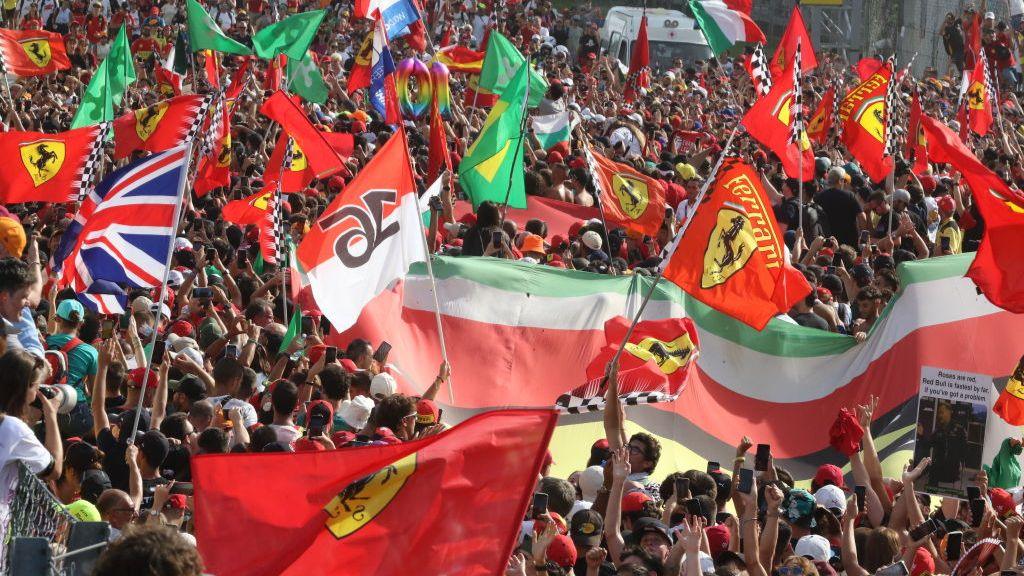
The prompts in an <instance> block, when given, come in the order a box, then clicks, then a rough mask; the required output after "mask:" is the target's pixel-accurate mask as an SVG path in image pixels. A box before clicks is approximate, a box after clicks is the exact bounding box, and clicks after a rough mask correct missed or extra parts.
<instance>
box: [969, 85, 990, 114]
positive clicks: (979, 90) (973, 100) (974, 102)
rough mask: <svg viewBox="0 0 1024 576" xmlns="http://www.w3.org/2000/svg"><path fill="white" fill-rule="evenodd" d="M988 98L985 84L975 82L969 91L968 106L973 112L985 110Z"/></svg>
mask: <svg viewBox="0 0 1024 576" xmlns="http://www.w3.org/2000/svg"><path fill="white" fill-rule="evenodd" d="M986 97H987V94H986V91H985V83H984V82H974V83H972V84H971V87H970V88H968V89H967V106H969V107H970V109H971V110H982V109H984V108H985V98H986Z"/></svg>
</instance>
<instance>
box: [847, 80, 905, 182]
mask: <svg viewBox="0 0 1024 576" xmlns="http://www.w3.org/2000/svg"><path fill="white" fill-rule="evenodd" d="M892 76H893V69H892V64H891V62H887V63H886V65H885V66H883V67H882V68H881V69H880V70H878V72H875V73H874V74H872V75H871V77H869V78H868V79H867V80H865V81H863V82H861V83H860V84H859V85H857V87H856V88H854V89H853V90H850V92H849V93H847V94H846V97H845V98H843V101H842V102H840V104H839V123H840V124H841V126H842V130H843V134H842V138H841V139H842V142H843V144H844V145H846V148H847V150H849V151H850V154H853V156H854V158H856V159H857V161H858V162H860V165H861V167H862V168H863V169H864V171H865V172H866V173H867V174H868V176H869V177H870V178H871V180H873V181H875V182H880V181H881V180H882V179H883V178H885V177H886V176H887V175H888V174H889V173H890V172H892V167H893V160H892V157H891V156H886V155H885V129H886V128H885V127H886V122H887V121H888V117H887V115H888V110H887V109H886V105H885V94H886V90H887V89H888V88H889V82H890V81H891V80H892Z"/></svg>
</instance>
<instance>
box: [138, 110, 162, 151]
mask: <svg viewBox="0 0 1024 576" xmlns="http://www.w3.org/2000/svg"><path fill="white" fill-rule="evenodd" d="M166 113H167V103H166V102H157V103H156V104H153V105H152V106H146V107H145V108H141V109H139V110H136V111H135V133H136V134H138V135H139V139H140V140H142V141H143V142H145V141H146V140H149V137H150V136H152V135H153V132H156V128H157V126H159V125H160V121H161V120H163V118H164V114H166Z"/></svg>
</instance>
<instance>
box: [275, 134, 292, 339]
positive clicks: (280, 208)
mask: <svg viewBox="0 0 1024 576" xmlns="http://www.w3.org/2000/svg"><path fill="white" fill-rule="evenodd" d="M286 145H287V146H288V148H286V149H285V152H284V155H283V157H282V159H281V173H280V174H279V175H278V177H277V191H276V194H277V202H276V203H275V204H276V205H275V206H274V211H275V212H276V216H277V218H276V219H277V220H278V229H277V230H276V232H277V238H276V239H275V242H274V251H275V252H276V253H277V267H278V269H279V271H280V273H281V311H282V313H283V314H284V322H285V325H286V326H287V325H290V323H291V319H290V318H289V317H288V294H289V292H288V272H287V270H286V268H285V266H284V257H283V256H282V251H281V247H282V246H283V245H284V238H285V234H286V232H287V230H288V225H287V223H285V221H284V196H283V192H282V190H281V189H282V188H283V187H284V172H285V170H290V169H291V163H292V139H291V137H289V138H288V142H286Z"/></svg>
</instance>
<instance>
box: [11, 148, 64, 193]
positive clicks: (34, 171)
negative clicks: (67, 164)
mask: <svg viewBox="0 0 1024 576" xmlns="http://www.w3.org/2000/svg"><path fill="white" fill-rule="evenodd" d="M20 150H21V163H22V164H23V165H24V166H25V170H27V171H28V173H29V176H31V177H32V181H33V182H35V185H36V186H41V185H43V184H45V183H46V182H48V181H49V180H50V179H51V178H53V177H54V176H56V175H57V173H58V172H60V167H61V166H63V165H64V156H65V153H66V150H65V146H64V143H63V142H61V141H59V140H36V141H35V142H30V143H28V144H22V145H21V148H20Z"/></svg>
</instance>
